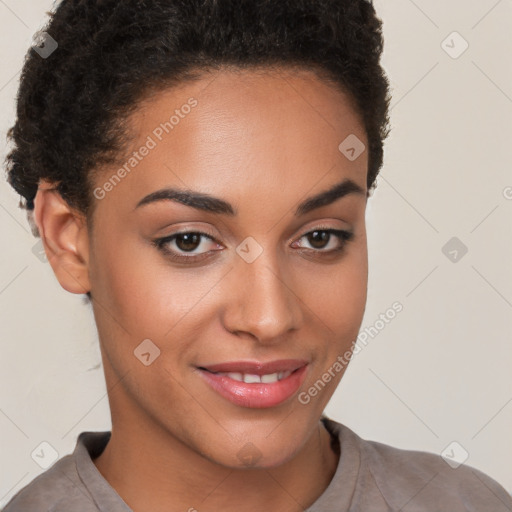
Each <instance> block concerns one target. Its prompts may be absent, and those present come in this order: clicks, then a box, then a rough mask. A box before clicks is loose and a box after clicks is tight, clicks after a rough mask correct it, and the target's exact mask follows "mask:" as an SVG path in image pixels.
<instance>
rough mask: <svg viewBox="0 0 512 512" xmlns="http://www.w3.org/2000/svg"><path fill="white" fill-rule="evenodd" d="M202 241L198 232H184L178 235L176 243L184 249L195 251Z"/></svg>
mask: <svg viewBox="0 0 512 512" xmlns="http://www.w3.org/2000/svg"><path fill="white" fill-rule="evenodd" d="M199 242H200V235H199V234H198V233H184V234H180V235H177V236H176V245H177V246H178V247H179V248H180V250H182V251H193V250H194V249H197V246H198V245H199Z"/></svg>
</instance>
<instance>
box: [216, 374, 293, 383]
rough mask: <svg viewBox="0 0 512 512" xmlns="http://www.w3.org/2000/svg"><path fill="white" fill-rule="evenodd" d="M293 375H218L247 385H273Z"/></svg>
mask: <svg viewBox="0 0 512 512" xmlns="http://www.w3.org/2000/svg"><path fill="white" fill-rule="evenodd" d="M291 373H292V372H291V371H285V372H276V373H268V374H266V375H261V377H260V376H259V375H254V374H252V373H238V372H229V373H224V372H219V373H218V375H224V376H226V377H229V378H230V379H233V380H236V381H238V382H245V383H246V384H259V383H263V384H273V383H274V382H277V381H279V380H283V379H286V378H287V377H289V376H290V375H291Z"/></svg>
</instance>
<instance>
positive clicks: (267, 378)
mask: <svg viewBox="0 0 512 512" xmlns="http://www.w3.org/2000/svg"><path fill="white" fill-rule="evenodd" d="M278 380H279V374H278V373H270V374H268V375H262V376H261V382H264V383H265V384H270V383H271V382H277V381H278Z"/></svg>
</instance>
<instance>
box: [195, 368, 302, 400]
mask: <svg viewBox="0 0 512 512" xmlns="http://www.w3.org/2000/svg"><path fill="white" fill-rule="evenodd" d="M307 366H308V363H307V361H303V360H297V359H287V360H279V361H271V362H269V363H259V362H256V363H255V362H250V361H233V362H229V363H221V364H214V365H208V366H199V367H198V370H199V371H200V374H201V376H202V377H203V379H204V380H205V381H206V383H207V384H208V385H209V386H210V388H211V389H213V390H214V391H216V392H217V393H218V394H219V395H221V396H222V397H223V398H225V399H227V400H228V401H230V402H231V403H233V404H235V405H238V406H242V407H248V408H260V409H261V408H268V407H275V406H277V405H280V404H281V403H283V402H285V401H286V400H288V399H289V398H290V397H291V396H292V395H294V394H295V393H296V392H297V391H298V389H299V388H300V386H301V384H302V383H303V381H304V378H305V376H306V371H307Z"/></svg>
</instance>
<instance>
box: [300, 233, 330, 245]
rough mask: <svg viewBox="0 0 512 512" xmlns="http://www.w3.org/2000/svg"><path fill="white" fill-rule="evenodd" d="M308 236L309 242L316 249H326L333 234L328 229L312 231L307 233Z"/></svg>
mask: <svg viewBox="0 0 512 512" xmlns="http://www.w3.org/2000/svg"><path fill="white" fill-rule="evenodd" d="M306 236H307V237H308V242H309V243H310V244H311V245H312V246H313V247H314V248H315V249H324V248H325V246H326V245H327V242H329V240H330V238H331V236H332V234H331V233H329V232H328V231H312V232H311V233H308V234H307V235H306Z"/></svg>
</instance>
